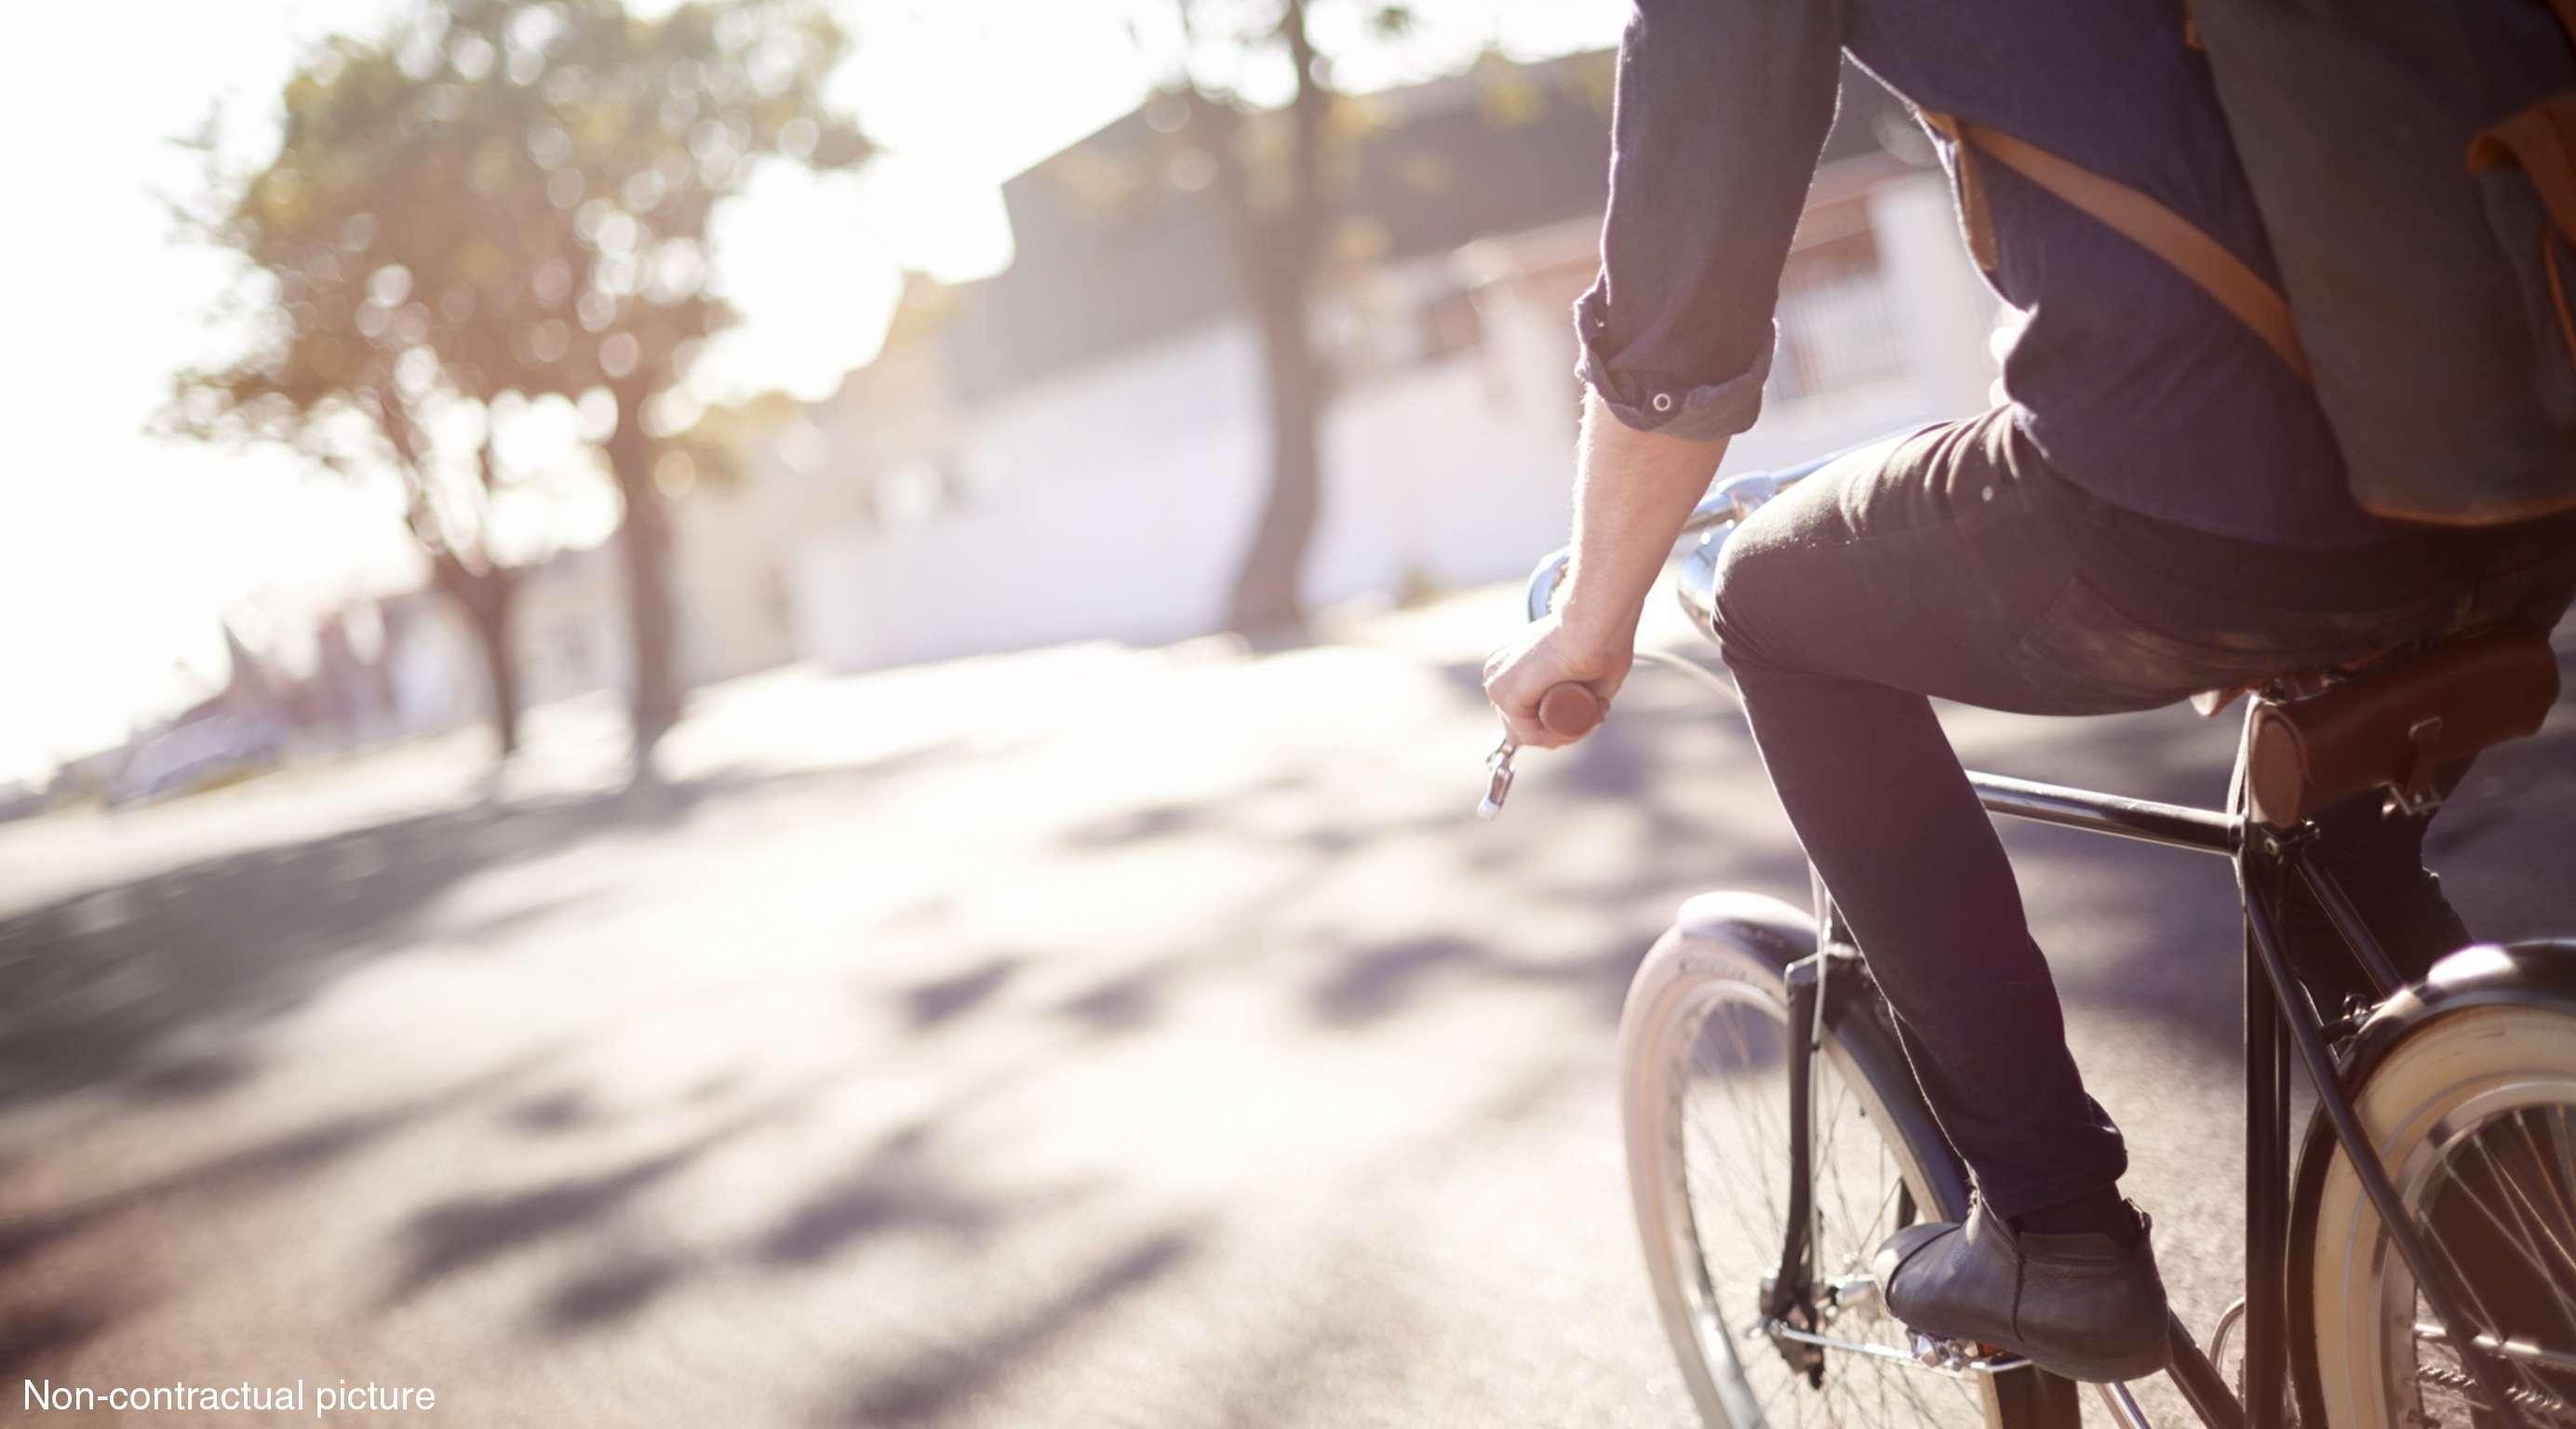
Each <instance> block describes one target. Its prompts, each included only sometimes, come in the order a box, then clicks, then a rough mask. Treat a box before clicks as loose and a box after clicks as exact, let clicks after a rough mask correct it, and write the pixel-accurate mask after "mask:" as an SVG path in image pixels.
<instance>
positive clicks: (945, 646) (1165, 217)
mask: <svg viewBox="0 0 2576 1429" xmlns="http://www.w3.org/2000/svg"><path fill="white" fill-rule="evenodd" d="M1609 105H1610V68H1609V58H1608V57H1607V56H1605V55H1583V56H1575V57H1571V58H1569V59H1565V60H1560V61H1555V62H1551V63H1546V64H1540V65H1534V66H1526V67H1511V66H1502V65H1495V66H1489V67H1487V68H1484V69H1481V70H1479V71H1478V72H1476V73H1473V74H1470V75H1466V76H1461V77H1457V78H1453V79H1448V80H1443V81H1440V82H1437V83H1433V84H1428V85H1423V86H1419V87H1416V88H1413V89H1408V90H1401V91H1395V92H1391V93H1387V94H1382V95H1376V96H1371V97H1369V98H1368V99H1367V100H1365V101H1364V102H1363V117H1364V119H1365V120H1366V123H1367V128H1366V131H1365V133H1364V134H1363V135H1362V137H1361V138H1360V139H1359V140H1358V141H1357V143H1356V146H1355V149H1354V152H1353V153H1352V156H1351V160H1350V163H1349V164H1348V166H1347V173H1346V174H1345V176H1344V181H1345V183H1346V186H1347V187H1346V201H1345V205H1344V213H1345V214H1346V217H1345V219H1344V220H1343V221H1342V223H1341V226H1340V228H1339V229H1338V230H1337V231H1336V233H1335V235H1334V239H1333V243H1332V248H1333V252H1334V255H1335V276H1334V278H1333V280H1332V281H1331V282H1330V283H1329V285H1328V291H1327V292H1326V294H1325V295H1324V296H1323V298H1322V300H1321V302H1320V304H1319V311H1318V312H1317V313H1316V315H1315V319H1316V329H1317V331H1318V333H1319V334H1320V335H1321V339H1322V341H1323V344H1324V346H1325V349H1326V356H1327V361H1328V365H1329V367H1330V369H1331V373H1332V381H1333V386H1334V394H1333V396H1332V398H1331V401H1330V405H1329V407H1328V410H1327V415H1326V421H1325V432H1324V452H1323V470H1324V504H1323V509H1324V515H1323V521H1322V526H1321V528H1320V530H1319V532H1318V535H1317V540H1316V544H1315V547H1314V549H1313V550H1312V552H1311V553H1310V556H1309V559H1308V563H1307V567H1306V571H1305V582H1306V595H1307V597H1308V600H1309V602H1310V603H1311V604H1314V605H1318V606H1322V605H1330V604H1333V603H1336V602H1340V601H1343V600H1347V599H1350V598H1353V597H1358V596H1363V595H1368V594H1371V593H1390V594H1391V593H1398V592H1404V591H1412V590H1419V589H1424V588H1436V587H1440V586H1448V585H1456V584H1461V583H1469V582H1483V581H1492V580H1500V579H1509V578H1513V577H1516V576H1518V575H1520V574H1522V573H1523V572H1524V571H1526V570H1527V568H1528V566H1529V564H1530V562H1531V561H1532V560H1533V559H1534V558H1535V556H1536V555H1537V554H1538V553H1540V552H1542V551H1544V550H1546V549H1548V548H1550V547H1552V546H1554V545H1556V544H1558V543H1559V542H1560V541H1561V540H1562V539H1563V536H1564V533H1565V528H1566V523H1567V518H1568V515H1569V510H1568V490H1567V487H1568V479H1569V475H1570V463H1569V453H1570V451H1571V448H1572V444H1573V439H1574V415H1575V410H1576V397H1577V395H1578V388H1577V384H1576V382H1575V380H1574V378H1573V376H1572V369H1573V366H1574V356H1575V354H1574V344H1573V336H1572V329H1571V324H1570V320H1569V317H1568V310H1569V308H1570V306H1571V304H1572V302H1573V300H1574V298H1575V297H1576V296H1577V295H1578V294H1579V293H1580V292H1581V291H1582V290H1583V288H1584V287H1585V286H1586V285H1587V284H1588V283H1589V282H1590V281H1591V278H1592V275H1593V272H1594V268H1595V263H1596V257H1595V255H1596V251H1597V242H1598V235H1599V230H1600V219H1601V207H1602V197H1603V177H1604V174H1605V172H1606V165H1607V159H1608V133H1609ZM1175 127H1176V126H1174V124H1173V123H1172V122H1171V116H1167V115H1164V114H1160V113H1157V112H1155V111H1154V110H1153V109H1152V108H1151V107H1149V108H1148V109H1146V110H1143V111H1139V112H1138V113H1135V114H1131V115H1128V116H1127V117H1125V118H1122V119H1120V120H1118V121H1116V122H1115V123H1113V124H1111V125H1109V126H1108V127H1107V128H1105V129H1103V130H1101V131H1100V132H1099V133H1097V134H1094V135H1092V136H1091V137H1090V138H1087V139H1085V140H1083V141H1082V142H1080V143H1078V144H1076V145H1074V146H1073V147H1071V148H1069V149H1067V150H1065V151H1064V152H1062V153H1060V154H1057V155H1056V156H1054V157H1053V158H1050V159H1048V160H1045V161H1044V162H1042V163H1040V164H1038V165H1036V166H1035V167H1033V168H1032V169H1030V170H1029V171H1027V172H1026V173H1023V174H1021V175H1020V176H1018V177H1017V178H1015V179H1013V180H1011V181H1010V182H1009V183H1008V184H1007V185H1005V187H1004V190H1003V198H1004V202H1005V204H1006V206H1007V209H1008V212H1009V216H1010V222H1011V225H1012V232H1013V237H1014V244H1015V256H1014V259H1013V262H1012V264H1011V266H1010V268H1009V269H1007V270H1006V271H1005V272H1003V273H1001V274H999V275H997V276H996V277H994V278H992V279H989V280H986V281H984V282H980V283H976V284H972V285H968V286H966V287H963V288H958V289H943V288H939V287H937V286H936V285H933V284H929V283H926V282H916V283H915V285H914V286H913V288H912V289H911V290H910V291H908V292H907V293H906V295H905V299H904V303H903V306H902V309H901V312H900V314H899V316H898V317H897V319H896V322H895V324H894V329H893V331H892V332H891V333H890V335H889V337H888V340H887V343H886V348H885V352H884V354H883V356H882V357H880V358H879V359H878V361H877V362H876V363H874V364H873V365H872V366H870V367H869V368H867V369H866V370H864V371H862V372H859V373H856V374H854V375H853V376H852V378H851V380H850V381H849V382H848V383H847V384H846V385H845V386H844V387H843V389H842V390H841V391H840V393H838V394H837V395H836V396H835V397H834V398H833V399H832V400H830V401H828V402H825V403H822V404H819V405H818V406H817V407H815V408H814V409H813V410H812V411H811V412H810V414H809V416H810V422H809V423H808V424H804V425H801V426H799V427H798V428H797V429H795V430H793V431H791V432H790V433H788V434H787V435H785V436H784V437H782V438H781V440H780V441H779V442H778V444H777V446H776V448H775V449H774V450H773V451H772V452H770V453H769V455H768V457H767V458H766V460H765V461H764V463H763V469H762V470H761V471H760V472H759V474H758V479H757V480H755V481H753V482H751V483H749V484H747V486H746V488H745V489H744V490H743V491H741V492H739V493H736V494H733V495H732V496H730V497H726V498H718V499H716V500H713V501H710V502H703V503H702V502H697V501H693V502H691V503H689V506H690V507H691V510H690V511H689V513H688V514H687V515H685V516H684V518H683V521H682V531H681V545H682V564H683V588H684V598H683V602H682V608H683V609H684V610H690V611H693V612H695V613H694V614H693V615H692V616H691V617H690V618H691V619H694V620H696V621H698V623H699V627H700V628H699V629H698V632H697V636H696V638H695V640H694V642H693V644H694V646H695V648H697V649H701V650H705V649H711V648H724V649H733V650H739V651H743V652H756V653H757V658H758V659H759V660H761V661H767V660H768V659H771V658H773V657H775V658H784V657H785V656H786V655H787V654H789V653H794V654H798V655H803V656H810V657H814V658H818V659H820V660H822V661H823V662H825V663H826V664H829V665H832V666H835V667H840V668H863V667H869V666H877V665H885V664H893V663H902V662H909V661H917V660H928V659H936V658H941V657H945V656H952V655H959V654H966V653H971V652H976V651H983V650H992V649H1004V648H1015V647H1023V646H1029V645H1035V644H1043V643H1048V642H1054V641H1063V640H1074V639H1085V638H1100V637H1110V638H1117V639H1125V640H1134V641H1163V640H1169V639H1174V638H1180V637H1185V636H1189V635H1193V634H1198V633H1202V632H1205V631H1207V630H1209V629H1212V628H1214V627H1215V626H1216V625H1217V624H1218V623H1219V621H1220V620H1221V618H1222V614H1223V611H1224V608H1225V604H1226V598H1227V595H1228V594H1229V592H1230V590H1231V584H1232V580H1233V577H1234V573H1235V568H1236V563H1237V561H1238V559H1239V558H1240V555H1241V552H1242V550H1243V548H1244V545H1245V543H1246V541H1247V540H1248V539H1249V537H1250V534H1251V529H1252V525H1253V521H1254V518H1255V515H1256V512H1257V511H1258V508H1259V504H1260V500H1261V497H1262V494H1263V485H1264V482H1265V480H1266V460H1267V445H1266V436H1265V425H1264V417H1263V395H1262V393H1263V389H1262V377H1261V369H1260V346H1259V335H1258V331H1257V329H1256V327H1255V324H1254V320H1253V318H1252V316H1251V314H1250V313H1249V312H1248V311H1246V310H1245V307H1244V305H1243V303H1242V302H1241V300H1240V298H1239V296H1238V293H1237V289H1236V286H1235V284H1234V282H1233V280H1232V276H1231V273H1230V271H1229V267H1228V265H1229V263H1230V262H1231V255H1230V254H1229V252H1228V248H1227V244H1226V234H1225V229H1224V223H1225V215H1224V214H1223V213H1222V212H1221V211H1220V209H1219V207H1218V204H1217V201H1216V199H1215V197H1214V195H1213V193H1212V192H1211V191H1209V190H1208V189H1207V187H1206V185H1205V183H1204V177H1205V176H1204V174H1203V173H1201V174H1200V175H1199V176H1198V177H1199V179H1200V182H1199V183H1198V184H1197V185H1195V186H1193V184H1192V183H1191V177H1192V175H1191V173H1190V171H1189V155H1188V151H1187V150H1186V149H1185V148H1180V147H1176V144H1175V142H1174V138H1173V134H1172V131H1173V130H1174V128H1175ZM1202 162H1203V161H1202ZM1680 181H1687V176H1682V177H1681V180H1680ZM1995 313H1996V305H1995V302H1994V299H1993V298H1992V296H1991V295H1990V294H1989V293H1988V291H1987V290H1986V288H1985V287H1984V285H1983V283H1982V282H1981V281H1980V280H1979V279H1978V277H1977V276H1976V274H1975V272H1974V270H1973V269H1972V268H1971V267H1970V265H1969V263H1968V260H1967V258H1966V256H1965V254H1964V253H1963V252H1962V250H1961V245H1960V242H1959V239H1958V236H1957V228H1956V220H1955V218H1954V217H1953V212H1952V207H1951V202H1950V198H1949V193H1948V188H1947V184H1946V181H1945V179H1944V178H1943V176H1942V174H1941V171H1940V170H1939V168H1938V167H1937V165H1936V164H1935V162H1934V158H1933V155H1932V152H1931V149H1930V146H1929V144H1928V142H1926V141H1924V140H1923V139H1922V137H1921V136H1920V134H1919V132H1918V131H1917V130H1916V129H1915V128H1914V126H1913V125H1912V123H1911V122H1910V120H1909V119H1908V118H1907V117H1906V115H1905V114H1904V112H1903V111H1902V109H1901V107H1900V106H1899V105H1898V103H1897V101H1895V100H1894V99H1893V98H1892V97H1891V96H1889V95H1888V94H1887V93H1886V91H1884V90H1883V89H1881V88H1880V87H1879V86H1878V85H1877V84H1875V83H1874V82H1872V81H1870V80H1868V79H1866V78H1865V77H1862V76H1859V75H1857V74H1856V73H1855V74H1851V75H1848V76H1847V83H1846V86H1845V97H1844V103H1843V109H1842V113H1841V115H1840V117H1839V119H1838V121H1837V123H1836V126H1835V129H1834V132H1833V134H1832V136H1831V138H1830V139H1829V140H1828V141H1827V144H1826V147H1825V152H1824V158H1823V162H1822V166H1821V168H1820V170H1819V173H1818V176H1817V179H1816V182H1815V185H1814V187H1813V189H1812V191H1811V193H1810V196H1809V202H1808V207H1807V210H1806V214H1805V217H1804V220H1803V221H1802V223H1801V225H1800V228H1799V231H1798V236H1797V239H1796V242H1795V246H1794V251H1793V252H1792V253H1791V255H1790V258H1789V262H1788V266H1787V269H1786V271H1785V273H1784V274H1783V276H1782V280H1781V295H1780V307H1779V326H1780V335H1781V349H1780V353H1779V356H1778V360H1777V362H1776V364H1775V368H1774V373H1773V377H1772V386H1771V390H1770V392H1769V394H1768V400H1767V402H1766V405H1765V414H1764V416H1763V419H1762V423H1761V425H1760V426H1758V427H1757V428H1755V429H1754V430H1753V431H1752V432H1750V433H1747V434H1746V435H1745V436H1744V437H1743V438H1741V439H1739V440H1738V442H1737V444H1736V446H1735V449H1734V451H1733V452H1732V453H1731V454H1730V460H1729V466H1730V467H1731V468H1738V469H1740V468H1745V467H1753V466H1759V465H1763V464H1766V463H1774V462H1780V461H1785V460H1793V459H1796V458H1799V457H1803V456H1807V455H1812V454H1815V453H1817V452H1820V451H1824V450H1829V449H1831V448H1833V447H1835V446H1839V445H1843V444H1847V443H1850V442H1854V441H1859V440H1864V439H1867V438H1869V437H1871V436H1875V435H1878V434H1880V433H1883V432H1885V431H1888V430H1890V429H1892V428H1896V427H1899V426H1902V425H1904V424H1907V423H1911V422H1918V421H1923V420H1927V419H1930V418H1934V417H1938V416H1945V415H1956V414H1960V413H1965V412H1969V411H1972V410H1975V409H1977V408H1979V407H1981V406H1983V405H1984V403H1985V400H1986V387H1987V383H1988V382H1989V380H1990V379H1991V377H1992V375H1993V362H1992V359H1991V358H1990V356H1989V355H1988V351H1987V338H1988V336H1989V333H1990V331H1991V329H1992V327H1993V323H1994V317H1995ZM701 507H704V508H705V509H699V508H701ZM711 581H712V582H717V583H723V584H726V585H727V587H728V590H729V592H730V593H729V594H726V595H723V596H717V595H715V594H713V591H714V587H713V585H710V584H708V582H711ZM711 622H721V624H720V625H712V624H711ZM692 663H693V664H696V663H697V662H696V661H692Z"/></svg>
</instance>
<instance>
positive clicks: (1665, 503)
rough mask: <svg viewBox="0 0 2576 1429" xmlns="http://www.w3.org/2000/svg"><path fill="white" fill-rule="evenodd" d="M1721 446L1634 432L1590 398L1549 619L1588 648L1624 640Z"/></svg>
mask: <svg viewBox="0 0 2576 1429" xmlns="http://www.w3.org/2000/svg"><path fill="white" fill-rule="evenodd" d="M1725 456H1726V439H1725V438H1723V437H1720V438H1718V439H1717V440H1715V441H1689V440H1685V439H1683V438H1680V437H1668V436H1664V435H1662V434H1660V433H1656V432H1641V431H1638V430H1637V429H1635V428H1633V427H1630V426H1628V425H1627V424H1625V423H1623V422H1621V421H1620V420H1619V419H1618V418H1617V417H1614V416H1612V415H1610V413H1609V412H1608V411H1607V410H1606V409H1604V408H1603V406H1602V405H1601V399H1600V398H1599V397H1597V396H1595V395H1593V394H1591V393H1589V392H1587V393H1585V394H1584V398H1583V443H1582V447H1581V451H1580V453H1579V455H1578V457H1577V461H1576V472H1575V482H1574V564H1573V567H1572V569H1571V570H1570V571H1569V573H1568V574H1567V577H1566V586H1565V596H1564V599H1563V600H1561V601H1560V602H1559V603H1558V606H1557V610H1558V614H1559V616H1560V618H1561V620H1562V621H1563V623H1564V624H1565V625H1566V627H1567V628H1568V629H1569V630H1570V631H1572V632H1573V633H1575V634H1576V635H1578V636H1579V637H1581V638H1583V639H1585V640H1587V641H1591V640H1597V641H1603V642H1608V643H1623V642H1628V641H1633V640H1634V639H1635V638H1636V632H1637V614H1638V611H1639V610H1640V609H1642V608H1643V607H1644V605H1645V602H1646V593H1647V591H1649V590H1650V589H1652V588H1653V586H1654V583H1655V577H1656V576H1657V575H1659V574H1660V573H1661V572H1662V571H1663V568H1664V558H1665V557H1666V556H1668V555H1670V554H1671V552H1672V548H1673V542H1674V540H1675V539H1677V538H1678V537H1679V536H1680V535H1681V529H1682V522H1683V521H1685V520H1687V519H1689V516H1690V513H1691V508H1692V507H1694V506H1696V505H1698V504H1699V499H1700V497H1702V496H1703V495H1706V494H1707V492H1708V484H1709V479H1710V478H1711V477H1713V476H1715V475H1716V474H1717V465H1718V463H1719V462H1720V461H1721V460H1723V459H1724V458H1725Z"/></svg>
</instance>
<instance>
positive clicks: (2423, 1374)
mask: <svg viewBox="0 0 2576 1429" xmlns="http://www.w3.org/2000/svg"><path fill="white" fill-rule="evenodd" d="M2415 1378H2416V1379H2417V1380H2419V1381H2421V1382H2422V1383H2425V1384H2430V1385H2438V1386H2440V1387H2441V1388H2443V1389H2447V1390H2450V1391H2451V1392H2452V1393H2454V1394H2457V1395H2459V1396H2460V1397H2461V1398H2463V1399H2466V1398H2468V1396H2469V1395H2470V1394H2471V1393H2472V1392H2474V1391H2475V1390H2476V1389H2477V1387H2478V1385H2477V1381H2476V1380H2474V1379H2472V1378H2470V1377H2469V1376H2468V1375H2467V1374H2465V1373H2463V1372H2461V1371H2459V1370H2455V1369H2444V1368H2442V1367H2440V1366H2439V1365H2422V1364H2419V1365H2417V1366H2416V1367H2415ZM2505 1397H2506V1398H2509V1399H2511V1400H2512V1401H2513V1402H2514V1403H2515V1404H2516V1405H2519V1406H2520V1407H2522V1408H2524V1409H2533V1410H2538V1411H2539V1412H2541V1413H2543V1414H2546V1415H2549V1416H2550V1417H2551V1418H2553V1419H2556V1420H2559V1421H2560V1422H2562V1423H2568V1424H2576V1405H2571V1404H2569V1403H2568V1402H2567V1401H2566V1400H2563V1399H2560V1398H2559V1397H2557V1396H2556V1395H2553V1394H2543V1393H2541V1392H2540V1391H2538V1390H2536V1389H2522V1388H2519V1387H2516V1388H2512V1389H2508V1390H2506V1391H2505ZM2471 1403H2475V1401H2474V1400H2472V1401H2471ZM2407 1417H2408V1418H2409V1419H2411V1420H2412V1421H2414V1423H2415V1425H2416V1426H2417V1429H2435V1426H2436V1425H2437V1424H2438V1422H2439V1421H2437V1420H2435V1419H2433V1418H2432V1417H2431V1416H2430V1415H2427V1414H2426V1413H2424V1411H2423V1410H2422V1409H2420V1408H2418V1409H2416V1410H2414V1411H2412V1412H2411V1413H2410V1414H2409V1415H2408V1416H2407Z"/></svg>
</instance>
